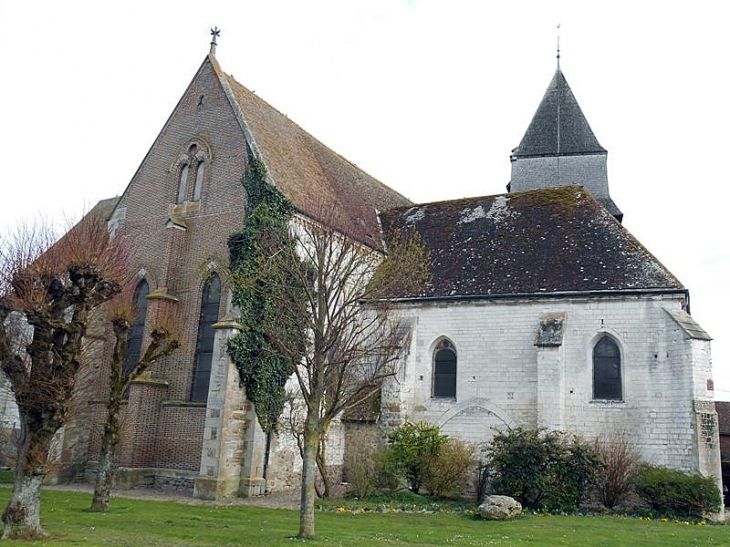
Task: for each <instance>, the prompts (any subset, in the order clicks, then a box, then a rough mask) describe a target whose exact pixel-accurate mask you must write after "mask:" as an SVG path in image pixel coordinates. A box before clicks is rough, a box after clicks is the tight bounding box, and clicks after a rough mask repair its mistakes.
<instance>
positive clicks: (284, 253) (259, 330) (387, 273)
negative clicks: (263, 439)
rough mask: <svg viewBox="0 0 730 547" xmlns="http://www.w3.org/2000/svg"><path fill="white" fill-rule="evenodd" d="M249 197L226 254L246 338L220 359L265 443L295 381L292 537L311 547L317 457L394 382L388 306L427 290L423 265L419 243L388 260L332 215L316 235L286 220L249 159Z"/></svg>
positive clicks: (409, 240) (407, 242)
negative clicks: (297, 491)
mask: <svg viewBox="0 0 730 547" xmlns="http://www.w3.org/2000/svg"><path fill="white" fill-rule="evenodd" d="M245 186H246V190H247V192H248V195H249V206H250V209H249V216H248V218H247V219H246V223H245V226H244V229H243V230H242V231H241V232H239V233H236V234H234V235H233V236H231V238H230V239H229V242H228V244H229V250H230V255H231V259H230V265H231V284H232V288H233V294H234V303H236V304H237V305H238V306H239V307H240V309H241V317H240V323H241V325H243V327H244V328H243V330H242V332H241V334H240V335H239V336H237V337H236V338H234V339H232V340H231V342H229V346H228V352H229V354H230V355H231V357H232V359H233V361H234V362H235V363H236V364H237V366H238V370H239V372H240V374H241V383H242V384H243V385H244V386H245V387H246V394H247V396H248V398H249V399H250V400H251V401H252V402H253V403H254V406H255V408H256V413H257V415H258V419H259V422H260V423H261V426H262V428H263V429H264V431H267V432H270V431H272V430H274V429H275V428H276V425H277V423H278V420H279V416H280V414H281V412H282V409H283V407H284V403H285V401H286V394H285V392H284V386H285V384H286V382H287V380H288V379H289V378H290V377H291V376H292V375H294V376H295V378H296V382H297V384H298V390H297V394H296V397H297V398H299V399H300V400H301V402H302V406H303V407H304V410H303V413H304V418H303V420H302V421H301V422H302V424H303V425H302V430H301V435H302V440H301V442H302V456H303V465H302V497H301V505H300V525H299V536H300V537H301V538H308V537H311V536H313V535H314V531H315V530H314V501H315V479H316V475H317V454H318V449H320V458H321V460H322V461H324V459H325V457H324V454H323V453H322V452H321V447H322V446H324V445H323V441H324V438H325V435H326V434H327V431H328V429H329V427H330V424H331V423H332V421H333V420H334V419H335V418H336V417H337V416H338V415H339V414H340V413H342V412H343V411H345V410H347V409H348V408H351V407H353V406H355V405H357V404H358V403H360V402H362V401H364V400H365V399H367V398H368V397H370V396H372V395H373V393H374V392H376V391H377V390H378V389H380V387H381V386H382V383H383V382H384V381H385V380H386V379H387V378H389V377H391V376H393V375H394V374H395V373H396V371H397V364H398V361H399V359H400V357H401V354H402V352H403V349H404V348H405V347H406V345H407V344H408V341H409V336H408V333H407V329H406V328H405V327H404V325H403V324H402V321H401V320H400V319H399V318H398V316H397V313H395V312H394V310H393V306H392V305H391V302H390V300H389V297H390V296H391V295H393V294H399V293H400V292H401V291H403V290H406V292H409V291H408V289H410V288H413V289H418V288H420V287H422V286H423V285H424V284H425V283H426V282H427V281H428V279H429V272H428V266H427V263H428V257H427V256H426V251H425V250H424V248H423V246H422V245H421V243H420V239H419V237H418V234H417V233H413V234H401V235H400V236H399V237H395V238H394V241H393V244H392V245H391V248H390V249H389V250H388V254H387V256H385V255H384V254H383V253H382V252H381V251H378V250H374V249H372V248H369V247H366V246H364V245H362V244H361V243H359V242H358V241H356V240H355V239H353V238H352V237H350V236H349V235H347V234H342V233H340V232H337V231H335V230H333V229H332V228H330V227H329V226H334V225H340V223H336V222H334V220H336V219H334V218H332V215H331V214H330V215H328V214H323V215H320V218H322V219H324V220H323V221H322V222H319V223H318V222H313V221H309V220H306V219H303V218H301V217H294V212H295V211H294V208H293V206H292V205H291V203H290V202H289V201H288V200H287V199H286V198H285V197H284V196H283V195H282V194H281V193H280V192H278V190H277V189H276V188H274V187H273V186H271V185H270V184H268V183H267V181H266V171H265V169H264V166H263V164H262V163H261V162H260V161H258V160H256V159H254V160H252V162H251V164H250V166H249V170H248V172H247V175H246V180H245ZM328 217H329V218H328ZM328 220H329V222H328Z"/></svg>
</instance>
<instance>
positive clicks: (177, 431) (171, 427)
mask: <svg viewBox="0 0 730 547" xmlns="http://www.w3.org/2000/svg"><path fill="white" fill-rule="evenodd" d="M204 422H205V407H202V406H200V407H186V406H176V405H169V406H168V405H167V404H163V406H162V409H160V418H159V421H158V423H157V431H158V433H157V446H156V454H157V459H156V461H155V465H154V467H161V468H164V469H187V470H191V471H195V472H196V473H197V471H198V470H199V469H200V451H201V448H202V446H203V424H204Z"/></svg>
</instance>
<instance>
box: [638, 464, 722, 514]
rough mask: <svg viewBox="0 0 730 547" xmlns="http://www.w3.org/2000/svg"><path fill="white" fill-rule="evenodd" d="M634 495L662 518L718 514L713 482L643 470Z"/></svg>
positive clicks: (697, 476) (662, 469)
mask: <svg viewBox="0 0 730 547" xmlns="http://www.w3.org/2000/svg"><path fill="white" fill-rule="evenodd" d="M636 493H637V494H639V496H641V498H642V499H643V500H644V501H646V502H647V503H648V504H649V505H651V508H652V509H654V510H655V511H657V512H659V513H662V514H665V515H670V516H680V515H689V516H695V517H701V516H703V515H704V514H705V513H715V512H717V511H719V510H720V490H719V489H718V488H717V485H716V484H715V480H714V479H713V478H711V477H704V476H702V475H700V474H696V473H695V474H689V473H683V472H682V471H678V470H676V469H669V468H667V467H661V466H657V465H644V466H642V468H641V470H640V471H639V476H638V478H637V480H636Z"/></svg>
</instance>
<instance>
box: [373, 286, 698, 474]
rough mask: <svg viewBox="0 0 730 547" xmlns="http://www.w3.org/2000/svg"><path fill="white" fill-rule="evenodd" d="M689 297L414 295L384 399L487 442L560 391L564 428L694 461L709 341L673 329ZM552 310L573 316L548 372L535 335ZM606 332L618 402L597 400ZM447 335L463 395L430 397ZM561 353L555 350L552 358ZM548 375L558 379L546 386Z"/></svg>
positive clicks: (557, 401)
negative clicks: (621, 437) (407, 344)
mask: <svg viewBox="0 0 730 547" xmlns="http://www.w3.org/2000/svg"><path fill="white" fill-rule="evenodd" d="M682 305H683V298H682V297H681V296H625V297H608V296H605V297H584V298H564V299H543V300H493V301H478V302H463V303H458V302H451V303H449V304H448V305H447V304H442V303H427V304H418V305H416V304H414V305H412V306H410V308H409V309H408V313H410V314H411V316H412V318H413V323H414V329H413V338H412V341H411V350H410V353H409V356H408V358H407V360H406V363H405V368H404V371H403V372H402V375H401V378H400V379H399V382H395V383H391V386H390V387H389V390H388V391H387V392H386V393H385V394H384V399H383V406H384V408H387V407H388V406H389V405H391V406H392V407H393V408H395V407H396V406H399V408H398V411H399V413H398V414H397V416H399V417H400V419H401V420H402V419H408V420H411V421H419V420H426V421H429V422H432V423H437V424H439V425H440V426H441V427H442V428H443V430H444V431H445V432H446V433H448V434H454V435H458V436H460V437H462V438H463V439H465V440H467V441H470V442H476V443H480V442H488V441H489V440H490V439H491V438H492V436H493V432H494V428H497V429H501V428H504V427H508V426H509V427H511V426H515V425H521V426H526V427H534V426H536V425H538V423H539V421H540V420H539V418H540V416H539V407H547V408H549V407H550V406H551V402H550V398H551V397H552V398H554V401H553V403H552V404H553V405H555V406H558V407H562V412H559V413H558V412H553V414H552V418H551V419H553V420H557V419H559V420H562V423H563V429H565V430H567V431H570V432H573V433H579V434H581V435H583V436H585V437H586V438H588V439H591V438H594V437H596V436H598V435H602V434H607V435H610V434H611V433H612V432H617V431H625V432H626V433H627V434H628V435H629V436H630V437H631V438H632V439H633V440H635V441H636V442H637V443H638V444H639V447H640V449H641V452H642V456H643V457H644V458H645V459H646V460H648V461H652V462H655V463H659V464H666V465H671V466H674V467H678V468H681V469H688V470H697V469H698V467H699V463H698V448H697V440H696V434H695V428H696V425H695V424H696V419H695V408H694V401H695V400H698V399H702V400H711V399H712V392H710V391H708V390H707V382H706V380H707V378H710V377H711V376H709V374H710V368H709V359H707V360H705V358H704V357H705V354H704V353H703V352H704V351H705V350H706V349H707V351H709V349H708V348H705V346H703V347H696V346H698V345H697V344H693V343H694V342H695V341H690V340H687V339H686V337H685V336H682V335H681V333H680V332H679V331H676V330H674V328H673V325H675V323H673V322H672V321H671V319H670V318H669V316H668V314H667V313H666V312H665V311H664V309H672V310H679V309H681V307H682ZM545 314H564V317H565V320H564V339H563V341H562V345H561V346H560V350H559V351H560V353H561V354H562V355H561V357H560V361H561V366H562V373H560V374H558V373H557V372H556V371H555V370H553V371H552V373H551V374H549V375H543V376H544V378H540V373H539V371H538V366H539V365H540V361H539V359H538V351H539V349H538V348H537V347H536V346H535V341H536V334H537V330H538V327H539V324H540V318H541V316H544V315H545ZM604 335H609V336H611V337H612V338H613V340H614V341H615V342H616V343H617V345H618V347H619V349H620V352H621V367H622V383H623V400H621V401H603V400H594V398H593V389H592V387H593V377H592V374H593V368H592V351H593V346H594V345H595V344H596V342H597V341H598V340H599V339H600V338H601V337H602V336H604ZM444 337H446V338H448V339H449V340H450V341H451V342H452V343H453V345H454V348H455V350H456V353H457V387H456V397H455V398H450V399H447V398H434V397H432V396H431V395H432V385H433V355H434V348H435V347H436V345H437V344H438V343H439V341H440V340H441V339H442V338H444ZM556 355H557V354H556ZM707 355H709V353H708V354H707ZM555 357H556V356H552V357H550V358H549V359H548V362H549V363H550V365H551V366H553V365H554V363H553V361H554V360H555V359H554V358H555ZM696 377H700V378H701V380H700V379H697V378H696ZM551 378H552V380H551ZM561 378H562V380H561ZM539 380H543V381H551V382H555V383H558V385H555V386H551V387H550V388H545V386H538V381H539ZM560 382H562V385H559V383H560ZM393 386H396V387H393ZM538 393H539V394H540V397H541V402H540V404H539V405H538ZM556 416H557V418H556ZM388 419H389V420H390V421H391V422H393V423H395V422H396V421H397V419H396V418H395V417H394V416H390V417H389V418H388ZM543 425H545V424H543Z"/></svg>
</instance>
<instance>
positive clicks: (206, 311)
mask: <svg viewBox="0 0 730 547" xmlns="http://www.w3.org/2000/svg"><path fill="white" fill-rule="evenodd" d="M220 301H221V280H220V278H219V277H218V276H217V275H215V274H214V275H213V276H212V277H211V278H210V280H209V281H208V282H207V283H206V284H205V285H204V286H203V298H202V301H201V304H200V321H199V322H198V340H197V343H196V345H195V369H194V370H193V385H192V388H191V390H190V400H191V401H196V402H202V403H204V402H205V401H207V400H208V386H209V385H210V369H211V366H212V364H213V341H214V340H215V329H214V328H213V325H214V324H215V323H216V322H217V321H218V307H219V306H220Z"/></svg>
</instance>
